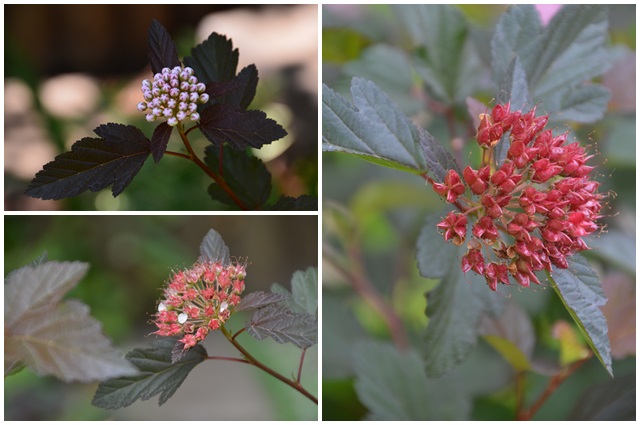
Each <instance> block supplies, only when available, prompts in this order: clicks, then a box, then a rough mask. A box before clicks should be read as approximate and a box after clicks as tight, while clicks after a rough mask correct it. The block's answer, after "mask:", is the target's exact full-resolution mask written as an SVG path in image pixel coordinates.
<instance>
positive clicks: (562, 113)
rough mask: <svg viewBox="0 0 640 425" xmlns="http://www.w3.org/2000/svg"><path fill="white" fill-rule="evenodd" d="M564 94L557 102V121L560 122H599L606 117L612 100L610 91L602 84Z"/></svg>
mask: <svg viewBox="0 0 640 425" xmlns="http://www.w3.org/2000/svg"><path fill="white" fill-rule="evenodd" d="M563 94H564V95H563V96H562V98H558V101H557V105H558V106H557V108H558V109H557V113H556V115H555V117H556V118H555V119H556V120H558V121H565V120H569V121H576V122H594V121H597V120H599V119H600V118H602V117H603V116H604V113H605V111H606V110H607V104H608V103H609V99H610V98H611V93H610V92H609V89H607V88H605V87H603V86H602V85H600V84H591V85H586V86H580V87H576V88H574V89H573V90H571V91H564V92H563ZM558 97H559V96H558Z"/></svg>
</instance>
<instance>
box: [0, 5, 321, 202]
mask: <svg viewBox="0 0 640 425" xmlns="http://www.w3.org/2000/svg"><path fill="white" fill-rule="evenodd" d="M4 12H5V22H4V24H5V27H4V31H5V80H4V87H5V100H4V107H5V129H4V131H5V147H4V152H5V186H4V189H5V210H163V211H173V210H209V209H228V208H230V207H228V206H225V205H223V204H220V203H217V202H214V201H212V200H211V198H210V197H209V196H208V195H207V192H206V188H207V187H208V185H209V184H210V183H211V181H210V179H209V178H208V177H207V176H205V175H204V173H202V171H201V170H199V169H198V168H197V167H196V166H195V165H194V164H192V163H190V162H189V161H185V160H183V159H181V158H174V157H166V158H165V159H164V161H162V164H159V165H156V164H151V161H149V164H146V165H145V166H144V167H143V168H142V170H141V171H140V174H139V175H138V176H137V177H136V179H135V181H134V182H133V183H132V184H131V186H129V187H128V188H127V190H126V192H125V193H123V194H121V195H120V196H118V197H117V198H113V196H112V195H111V193H110V189H105V190H103V191H101V192H99V193H84V194H82V195H80V196H78V197H75V198H71V199H66V200H62V201H42V200H39V199H33V198H28V197H25V196H23V195H22V193H23V192H24V190H25V188H26V186H27V184H28V183H29V182H30V181H31V179H32V178H33V177H34V176H35V174H36V173H37V172H38V171H39V170H40V169H42V166H43V165H44V164H46V163H47V162H49V161H51V160H53V158H54V157H55V156H56V155H57V154H59V153H62V152H64V151H67V150H69V148H70V147H71V145H72V144H73V143H74V142H75V141H77V140H79V139H81V138H82V137H88V136H91V135H93V129H94V128H95V127H97V126H98V125H100V124H103V123H106V122H119V123H126V124H132V125H135V126H137V127H139V128H141V129H142V130H143V132H144V133H145V134H146V135H147V136H148V137H150V136H151V134H152V131H153V128H154V124H153V123H147V122H146V121H145V119H144V115H143V114H141V113H140V112H138V111H137V109H136V104H137V103H138V102H139V101H140V100H141V99H142V97H141V96H142V94H141V92H140V86H141V82H142V80H143V79H145V78H150V77H151V71H150V68H149V64H148V57H147V30H148V28H149V24H150V23H151V20H152V19H154V18H155V19H158V20H159V21H160V22H161V23H162V24H163V25H164V26H165V27H166V28H167V30H168V31H169V33H170V34H171V36H172V38H173V39H174V41H175V42H176V45H177V47H178V54H179V57H180V58H183V57H184V56H185V55H189V54H190V49H191V48H192V47H194V46H195V45H196V44H198V43H200V42H201V41H203V40H204V39H206V38H207V37H208V36H209V34H211V32H214V31H215V32H217V33H220V34H223V35H226V36H227V37H228V38H231V39H232V41H233V45H234V48H238V49H239V52H240V57H239V64H238V71H240V70H241V69H242V68H243V67H244V66H246V65H249V64H251V63H255V64H256V66H257V68H258V75H259V77H260V81H259V83H258V91H257V95H256V98H255V99H254V101H253V103H252V104H251V106H250V109H260V110H264V111H265V112H266V113H267V116H268V117H270V118H273V119H275V120H276V121H277V122H278V123H279V124H281V125H282V126H283V127H284V128H285V129H286V130H287V132H288V133H289V135H288V136H287V137H285V138H284V139H281V140H278V141H276V142H274V143H272V144H270V145H268V146H267V147H265V148H263V149H261V150H260V151H255V154H256V156H259V157H260V158H261V159H262V160H263V161H265V162H266V165H267V168H268V169H269V171H270V172H271V174H272V177H273V185H274V188H275V190H274V194H277V193H280V194H284V195H288V196H294V197H295V196H299V195H301V194H309V195H312V196H317V162H318V161H317V159H318V158H317V149H318V136H317V133H318V131H317V128H318V125H317V122H318V108H317V104H318V102H317V96H318V93H317V91H318V77H317V76H318V63H317V62H318V36H317V25H318V10H317V6H315V5H308V6H306V5H294V6H284V5H283V6H260V5H248V6H242V5H236V6H229V5H7V6H6V7H5V8H4ZM195 133H197V132H194V133H192V134H194V136H195ZM173 139H174V138H172V140H171V141H170V144H169V147H170V149H173V150H178V149H180V148H181V147H182V143H181V142H178V141H177V140H173ZM193 139H194V142H193V143H194V148H195V149H196V151H197V152H201V149H203V148H204V146H206V145H207V143H208V142H207V141H206V140H205V139H204V138H203V137H200V138H197V137H194V138H193Z"/></svg>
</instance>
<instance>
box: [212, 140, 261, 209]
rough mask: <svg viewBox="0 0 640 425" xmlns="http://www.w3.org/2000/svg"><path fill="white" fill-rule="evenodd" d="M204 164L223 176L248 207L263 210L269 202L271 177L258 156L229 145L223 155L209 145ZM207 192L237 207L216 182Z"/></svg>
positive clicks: (223, 148)
mask: <svg viewBox="0 0 640 425" xmlns="http://www.w3.org/2000/svg"><path fill="white" fill-rule="evenodd" d="M221 154H222V160H221V158H220V155H221ZM204 162H205V163H206V164H207V165H208V166H209V167H210V168H212V169H214V170H217V172H218V174H220V175H221V176H223V177H224V180H225V182H226V183H227V185H228V186H229V187H230V188H231V190H233V192H234V193H235V195H236V197H237V198H238V199H239V200H240V201H242V203H243V204H244V205H245V206H246V207H248V208H250V209H253V210H257V209H260V208H261V207H262V206H263V205H264V203H265V202H267V200H268V199H269V194H270V193H271V174H270V173H269V171H267V168H266V167H265V166H264V163H263V162H262V161H261V160H260V159H258V158H256V157H255V156H252V155H251V154H249V153H247V152H246V151H239V150H236V149H233V148H232V147H230V146H229V145H223V146H222V152H220V147H218V146H213V145H209V146H207V148H206V149H205V158H204ZM208 192H209V195H210V196H211V197H212V198H213V199H215V200H218V201H220V202H224V203H225V204H228V205H236V202H235V200H234V199H232V198H231V197H230V196H229V195H228V194H227V192H225V191H224V190H223V189H222V188H221V187H220V186H219V185H218V184H217V183H212V184H211V185H210V186H209V190H208Z"/></svg>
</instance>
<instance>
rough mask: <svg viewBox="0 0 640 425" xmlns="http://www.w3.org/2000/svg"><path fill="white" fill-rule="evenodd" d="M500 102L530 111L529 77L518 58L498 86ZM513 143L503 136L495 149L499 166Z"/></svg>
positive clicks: (513, 108)
mask: <svg viewBox="0 0 640 425" xmlns="http://www.w3.org/2000/svg"><path fill="white" fill-rule="evenodd" d="M498 102H499V103H502V104H505V103H507V102H511V105H510V106H511V110H514V111H515V110H521V111H522V112H527V111H529V109H531V108H530V106H531V99H530V97H529V88H528V84H527V76H526V74H525V73H524V69H523V68H522V65H521V64H520V58H518V56H516V57H515V58H513V61H511V64H509V67H508V68H507V70H506V72H505V74H504V76H503V78H502V80H501V81H500V84H499V85H498ZM510 146H511V142H510V139H509V136H508V135H506V134H505V135H503V136H502V138H501V139H500V142H499V143H498V144H497V145H496V147H495V157H496V162H497V164H502V163H503V162H504V160H505V158H506V157H507V152H508V151H509V147H510Z"/></svg>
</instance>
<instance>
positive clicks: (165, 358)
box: [91, 338, 207, 409]
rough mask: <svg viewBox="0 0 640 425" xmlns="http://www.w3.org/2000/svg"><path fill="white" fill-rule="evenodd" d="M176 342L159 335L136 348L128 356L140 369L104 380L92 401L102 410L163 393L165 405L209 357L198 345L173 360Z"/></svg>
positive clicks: (173, 339)
mask: <svg viewBox="0 0 640 425" xmlns="http://www.w3.org/2000/svg"><path fill="white" fill-rule="evenodd" d="M175 345H176V339H175V338H159V339H157V340H155V341H153V342H152V343H151V347H146V348H136V349H135V350H133V351H130V352H129V353H127V355H126V359H127V360H129V361H130V362H131V363H133V364H134V365H135V366H136V367H137V368H138V369H139V370H140V372H139V373H138V374H137V375H134V376H130V377H124V378H114V379H110V380H108V381H105V382H101V383H100V385H99V386H98V389H97V390H96V393H95V395H94V396H93V400H92V401H91V404H93V405H94V406H97V407H102V408H103V409H120V408H122V407H127V406H129V405H130V404H132V403H133V402H135V401H136V400H138V399H141V400H148V399H150V398H151V397H153V396H155V395H157V394H160V400H159V401H158V404H159V405H162V404H164V403H165V402H166V401H167V400H169V398H171V396H173V394H174V393H175V392H176V390H177V389H178V388H179V387H180V385H182V382H184V380H185V378H186V377H187V375H188V374H189V372H191V370H192V369H193V368H194V367H196V366H197V365H198V364H200V363H201V362H203V361H204V360H205V359H206V358H207V351H206V350H205V349H204V347H203V346H202V345H200V344H198V345H196V346H195V347H193V348H191V349H189V350H188V351H187V352H186V353H185V354H184V356H182V357H181V358H180V359H179V360H178V361H176V362H175V363H174V362H173V361H172V351H173V349H174V347H175Z"/></svg>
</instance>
